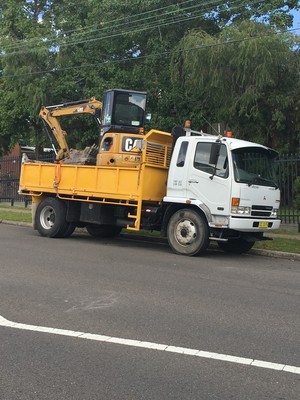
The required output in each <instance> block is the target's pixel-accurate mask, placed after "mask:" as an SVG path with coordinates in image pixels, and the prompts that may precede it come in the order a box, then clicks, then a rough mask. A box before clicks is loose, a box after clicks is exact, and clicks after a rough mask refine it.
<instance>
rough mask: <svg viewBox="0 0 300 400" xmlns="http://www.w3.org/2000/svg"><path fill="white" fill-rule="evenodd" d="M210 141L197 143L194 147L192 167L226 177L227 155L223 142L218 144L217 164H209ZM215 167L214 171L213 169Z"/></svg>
mask: <svg viewBox="0 0 300 400" xmlns="http://www.w3.org/2000/svg"><path fill="white" fill-rule="evenodd" d="M211 147H212V143H201V142H200V143H198V144H197V147H196V153H195V158H194V168H196V169H199V170H200V171H203V172H206V173H208V174H210V175H212V174H214V172H215V176H219V177H221V178H227V177H228V155H227V149H226V146H225V145H224V144H221V146H220V155H219V158H218V162H217V165H214V164H210V163H209V158H210V152H211ZM215 168H216V171H215Z"/></svg>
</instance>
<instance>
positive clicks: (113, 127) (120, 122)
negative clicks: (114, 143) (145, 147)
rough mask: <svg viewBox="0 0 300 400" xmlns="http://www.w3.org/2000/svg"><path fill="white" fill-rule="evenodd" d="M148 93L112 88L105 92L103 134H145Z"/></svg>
mask: <svg viewBox="0 0 300 400" xmlns="http://www.w3.org/2000/svg"><path fill="white" fill-rule="evenodd" d="M146 97H147V95H146V93H145V92H137V91H134V90H124V89H110V90H107V91H105V92H104V97H103V109H102V128H101V136H102V135H104V134H105V133H107V132H119V133H137V134H144V125H145V108H146Z"/></svg>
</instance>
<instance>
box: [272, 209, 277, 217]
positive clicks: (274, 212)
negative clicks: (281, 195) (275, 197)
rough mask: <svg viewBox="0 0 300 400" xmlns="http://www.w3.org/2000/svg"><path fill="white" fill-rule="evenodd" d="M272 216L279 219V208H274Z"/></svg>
mask: <svg viewBox="0 0 300 400" xmlns="http://www.w3.org/2000/svg"><path fill="white" fill-rule="evenodd" d="M270 216H271V217H274V218H277V216H278V208H273V210H272V212H271V215H270Z"/></svg>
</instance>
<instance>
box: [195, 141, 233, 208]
mask: <svg viewBox="0 0 300 400" xmlns="http://www.w3.org/2000/svg"><path fill="white" fill-rule="evenodd" d="M211 147H212V142H204V141H198V142H197V143H196V146H195V152H194V156H193V157H191V158H190V165H189V169H188V177H187V197H190V198H196V199H199V200H201V201H202V202H203V203H204V204H205V205H206V206H207V207H208V208H209V209H210V212H211V214H212V215H228V214H229V210H230V198H231V179H230V170H229V165H228V151H227V147H226V145H225V144H224V143H222V144H220V153H219V158H218V162H217V165H212V164H210V163H209V161H210V153H211Z"/></svg>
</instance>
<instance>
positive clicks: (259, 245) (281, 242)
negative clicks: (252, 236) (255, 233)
mask: <svg viewBox="0 0 300 400" xmlns="http://www.w3.org/2000/svg"><path fill="white" fill-rule="evenodd" d="M254 249H264V250H274V251H283V252H285V253H297V254H300V240H297V239H295V240H293V239H285V238H276V237H275V238H273V240H266V241H262V242H256V243H255V245H254Z"/></svg>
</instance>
